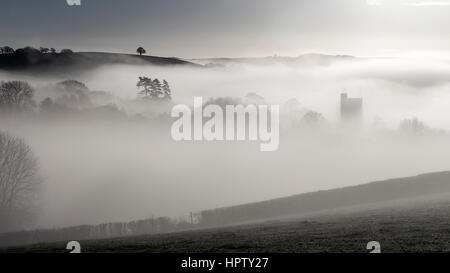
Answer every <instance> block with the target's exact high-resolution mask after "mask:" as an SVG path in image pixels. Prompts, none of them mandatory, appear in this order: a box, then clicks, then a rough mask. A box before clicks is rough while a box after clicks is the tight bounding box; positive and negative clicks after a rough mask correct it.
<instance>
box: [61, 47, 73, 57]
mask: <svg viewBox="0 0 450 273" xmlns="http://www.w3.org/2000/svg"><path fill="white" fill-rule="evenodd" d="M61 54H67V55H68V54H73V51H72V49H68V48H65V49H62V50H61Z"/></svg>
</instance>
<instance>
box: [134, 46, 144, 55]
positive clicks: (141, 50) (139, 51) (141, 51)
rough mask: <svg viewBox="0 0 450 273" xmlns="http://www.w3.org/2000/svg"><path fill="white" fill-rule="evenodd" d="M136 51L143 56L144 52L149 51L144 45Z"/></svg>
mask: <svg viewBox="0 0 450 273" xmlns="http://www.w3.org/2000/svg"><path fill="white" fill-rule="evenodd" d="M136 52H137V53H139V55H141V56H142V54H145V53H147V51H146V50H145V49H144V48H143V47H138V49H136Z"/></svg>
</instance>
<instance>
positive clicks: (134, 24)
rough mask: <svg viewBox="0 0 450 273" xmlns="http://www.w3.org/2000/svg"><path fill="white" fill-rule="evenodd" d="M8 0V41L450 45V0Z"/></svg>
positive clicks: (271, 47)
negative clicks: (72, 1)
mask: <svg viewBox="0 0 450 273" xmlns="http://www.w3.org/2000/svg"><path fill="white" fill-rule="evenodd" d="M81 1H82V5H81V6H79V7H70V6H68V5H67V3H66V0H45V1H44V0H39V1H29V0H0V4H1V9H0V26H1V27H0V44H2V45H10V46H13V47H22V46H26V45H32V46H37V47H39V46H46V47H56V48H59V49H60V48H72V49H74V50H77V51H114V52H134V51H135V49H136V48H137V47H138V46H143V47H145V48H146V49H147V51H148V52H149V53H150V54H152V55H160V56H177V57H184V58H193V57H240V56H267V55H274V54H278V55H289V56H296V55H299V54H302V53H305V52H321V53H332V54H352V55H359V56H361V55H362V56H375V55H377V56H379V55H389V56H392V55H399V54H410V53H414V52H426V53H430V52H431V53H435V54H439V53H440V52H441V51H447V50H448V49H449V48H450V40H449V37H450V35H449V34H450V1H447V0H81Z"/></svg>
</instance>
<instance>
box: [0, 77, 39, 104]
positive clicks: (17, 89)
mask: <svg viewBox="0 0 450 273" xmlns="http://www.w3.org/2000/svg"><path fill="white" fill-rule="evenodd" d="M33 95H34V89H33V87H31V85H29V84H28V83H27V82H23V81H8V82H1V84H0V108H3V109H7V110H22V109H26V108H29V107H32V106H34V101H33Z"/></svg>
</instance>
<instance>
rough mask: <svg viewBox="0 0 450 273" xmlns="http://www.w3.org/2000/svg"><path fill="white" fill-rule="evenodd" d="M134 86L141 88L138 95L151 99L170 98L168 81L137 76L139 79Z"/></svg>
mask: <svg viewBox="0 0 450 273" xmlns="http://www.w3.org/2000/svg"><path fill="white" fill-rule="evenodd" d="M136 86H137V87H138V88H140V89H142V90H140V91H139V93H138V95H139V96H141V97H142V98H144V99H151V100H170V99H172V90H171V89H170V86H169V83H168V82H167V81H166V80H163V81H162V83H161V81H160V80H159V79H154V80H152V79H151V78H148V77H139V81H138V83H137V84H136Z"/></svg>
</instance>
